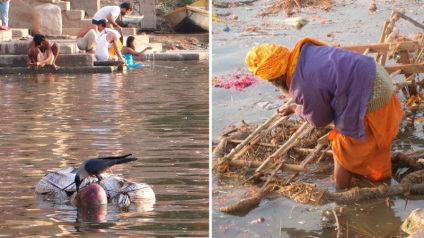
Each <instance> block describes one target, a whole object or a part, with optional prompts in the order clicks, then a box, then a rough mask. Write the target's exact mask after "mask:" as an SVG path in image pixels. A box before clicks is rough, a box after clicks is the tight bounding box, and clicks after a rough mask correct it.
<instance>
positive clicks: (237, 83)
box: [212, 68, 258, 91]
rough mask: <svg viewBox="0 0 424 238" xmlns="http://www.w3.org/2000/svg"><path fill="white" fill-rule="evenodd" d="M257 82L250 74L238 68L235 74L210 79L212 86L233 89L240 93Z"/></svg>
mask: <svg viewBox="0 0 424 238" xmlns="http://www.w3.org/2000/svg"><path fill="white" fill-rule="evenodd" d="M257 81H258V79H257V78H256V77H255V76H253V75H252V74H251V73H249V72H247V71H245V70H241V69H240V68H238V69H237V70H236V71H235V72H232V73H229V74H228V75H225V76H220V77H219V78H218V77H215V76H214V77H212V86H214V87H218V88H225V89H230V88H235V89H237V90H239V91H242V89H244V88H247V87H249V86H251V85H253V84H254V83H256V82H257Z"/></svg>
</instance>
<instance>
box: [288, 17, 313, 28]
mask: <svg viewBox="0 0 424 238" xmlns="http://www.w3.org/2000/svg"><path fill="white" fill-rule="evenodd" d="M284 23H286V24H287V25H290V26H294V27H296V28H297V29H301V28H302V27H303V26H305V25H306V24H307V23H308V20H306V19H305V18H303V17H292V18H286V19H284Z"/></svg>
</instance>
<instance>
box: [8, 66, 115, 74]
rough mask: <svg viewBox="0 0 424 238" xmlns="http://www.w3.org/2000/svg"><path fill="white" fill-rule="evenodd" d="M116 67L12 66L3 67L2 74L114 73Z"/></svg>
mask: <svg viewBox="0 0 424 238" xmlns="http://www.w3.org/2000/svg"><path fill="white" fill-rule="evenodd" d="M113 71H114V67H112V66H93V67H63V68H60V69H58V70H54V69H53V68H51V67H48V66H46V67H43V68H39V69H38V70H34V69H29V68H27V67H12V68H1V67H0V74H51V73H54V74H98V73H106V74H110V73H113Z"/></svg>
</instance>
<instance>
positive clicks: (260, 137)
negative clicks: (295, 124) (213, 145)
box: [231, 116, 289, 160]
mask: <svg viewBox="0 0 424 238" xmlns="http://www.w3.org/2000/svg"><path fill="white" fill-rule="evenodd" d="M288 118H289V116H285V117H281V118H278V119H276V120H275V122H274V123H272V124H271V125H270V126H269V127H268V128H266V129H265V130H263V131H262V132H261V133H260V134H259V135H258V136H257V137H255V138H253V139H252V141H250V142H249V146H244V147H243V148H242V149H241V150H240V151H239V152H237V154H236V155H234V156H233V158H232V159H231V160H236V159H238V158H240V156H242V155H243V154H244V153H245V152H246V151H247V150H248V149H249V148H250V147H251V146H253V145H256V144H257V143H258V142H259V141H260V140H261V139H262V137H264V136H265V135H267V134H268V132H269V131H270V130H272V129H273V128H275V127H276V126H278V125H279V124H280V123H281V122H283V121H285V120H287V119H288Z"/></svg>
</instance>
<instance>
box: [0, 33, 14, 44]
mask: <svg viewBox="0 0 424 238" xmlns="http://www.w3.org/2000/svg"><path fill="white" fill-rule="evenodd" d="M9 40H12V30H7V31H5V30H0V42H1V41H9Z"/></svg>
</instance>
